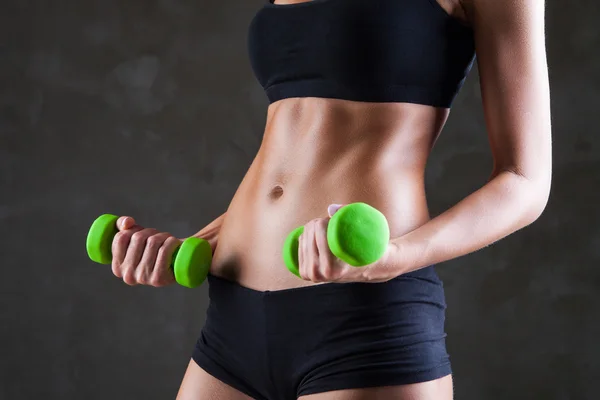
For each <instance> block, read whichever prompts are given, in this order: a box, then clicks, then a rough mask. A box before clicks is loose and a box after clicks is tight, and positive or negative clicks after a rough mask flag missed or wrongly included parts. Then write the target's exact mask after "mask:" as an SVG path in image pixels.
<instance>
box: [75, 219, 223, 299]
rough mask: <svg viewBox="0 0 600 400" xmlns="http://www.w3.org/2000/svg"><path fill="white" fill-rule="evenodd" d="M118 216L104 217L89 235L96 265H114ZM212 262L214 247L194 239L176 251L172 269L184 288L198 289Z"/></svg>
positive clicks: (186, 241) (95, 223)
mask: <svg viewBox="0 0 600 400" xmlns="http://www.w3.org/2000/svg"><path fill="white" fill-rule="evenodd" d="M118 219H119V217H118V216H116V215H112V214H103V215H101V216H100V217H98V218H96V220H95V221H94V223H93V224H92V226H91V228H90V231H89V232H88V236H87V241H86V248H87V253H88V256H89V257H90V259H92V261H95V262H97V263H100V264H110V263H111V262H112V242H113V239H114V237H115V235H116V234H117V232H118V231H119V230H118V229H117V220H118ZM211 261H212V249H211V247H210V244H209V243H208V242H207V241H206V240H204V239H200V238H197V237H190V238H187V239H185V240H184V241H183V243H182V244H181V245H180V246H179V247H178V248H177V249H176V250H175V253H173V257H172V259H171V268H172V269H173V274H174V275H175V280H176V281H177V283H179V284H180V285H181V286H185V287H188V288H194V287H196V286H199V285H201V284H202V282H204V280H205V279H206V277H207V275H208V270H209V269H210V264H211Z"/></svg>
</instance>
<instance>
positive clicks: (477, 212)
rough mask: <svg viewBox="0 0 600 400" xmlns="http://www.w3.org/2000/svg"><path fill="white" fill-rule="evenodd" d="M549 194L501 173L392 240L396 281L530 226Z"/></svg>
mask: <svg viewBox="0 0 600 400" xmlns="http://www.w3.org/2000/svg"><path fill="white" fill-rule="evenodd" d="M548 192H549V180H545V181H543V182H542V181H531V180H528V179H526V178H524V177H521V176H519V175H517V174H515V173H512V172H501V173H499V174H498V175H496V176H494V177H493V178H492V179H491V180H490V181H489V182H488V183H487V184H486V185H484V186H483V187H481V188H480V189H479V190H477V191H475V192H473V193H472V194H471V195H469V196H467V197H466V198H464V199H463V200H462V201H460V202H459V203H457V204H456V205H455V206H454V207H452V208H450V209H448V210H447V211H446V212H444V213H442V214H440V215H439V216H437V217H436V218H433V219H431V220H430V221H428V222H427V223H425V224H424V225H422V226H420V227H419V228H417V229H415V230H413V231H411V232H409V233H407V234H405V235H402V236H400V237H397V238H393V239H392V240H391V241H392V243H393V244H394V245H396V252H395V255H394V257H391V258H390V265H389V267H390V268H392V270H393V271H395V272H397V273H396V274H395V275H399V274H403V273H406V272H410V271H414V270H417V269H420V268H423V267H426V266H428V265H432V264H437V263H440V262H443V261H447V260H450V259H453V258H457V257H460V256H463V255H466V254H469V253H472V252H474V251H477V250H479V249H481V248H483V247H486V246H488V245H490V244H492V243H494V242H496V241H498V240H500V239H502V238H504V237H506V236H507V235H509V234H511V233H513V232H515V231H517V230H519V229H521V228H524V227H525V226H527V225H529V224H531V223H532V222H533V221H535V220H536V219H537V218H538V217H539V216H540V214H541V213H542V211H543V210H544V208H545V206H546V202H547V198H548Z"/></svg>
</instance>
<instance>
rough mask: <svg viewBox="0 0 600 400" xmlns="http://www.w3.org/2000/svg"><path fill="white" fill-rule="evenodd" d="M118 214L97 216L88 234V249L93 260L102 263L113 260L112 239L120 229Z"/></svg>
mask: <svg viewBox="0 0 600 400" xmlns="http://www.w3.org/2000/svg"><path fill="white" fill-rule="evenodd" d="M118 219H119V217H118V216H116V215H112V214H103V215H101V216H99V217H98V218H96V220H95V221H94V223H93V224H92V226H91V227H90V230H89V232H88V235H87V240H86V249H87V253H88V256H89V257H90V259H91V260H92V261H95V262H97V263H100V264H110V263H111V262H112V241H113V239H114V237H115V235H116V234H117V232H118V231H119V230H118V229H117V220H118Z"/></svg>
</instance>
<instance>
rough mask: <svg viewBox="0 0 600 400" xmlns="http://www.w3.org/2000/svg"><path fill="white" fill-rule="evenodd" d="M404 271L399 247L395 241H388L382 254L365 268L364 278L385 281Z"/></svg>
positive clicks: (372, 280) (371, 280)
mask: <svg viewBox="0 0 600 400" xmlns="http://www.w3.org/2000/svg"><path fill="white" fill-rule="evenodd" d="M404 272H405V271H404V270H403V266H402V258H401V251H400V248H399V247H398V245H397V243H395V242H393V241H390V242H389V243H388V247H387V249H386V251H385V253H384V254H383V256H381V258H380V259H379V260H377V261H376V262H374V263H373V264H371V265H369V266H367V267H366V268H365V270H364V278H365V280H366V281H370V282H385V281H388V280H390V279H393V278H395V277H397V276H399V275H402V274H403V273H404Z"/></svg>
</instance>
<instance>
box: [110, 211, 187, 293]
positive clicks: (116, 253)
mask: <svg viewBox="0 0 600 400" xmlns="http://www.w3.org/2000/svg"><path fill="white" fill-rule="evenodd" d="M117 228H118V229H119V232H117V234H116V235H115V238H114V239H113V242H112V254H113V257H112V271H113V274H115V276H116V277H118V278H122V279H123V282H125V283H126V284H128V285H132V286H133V285H138V284H140V285H150V286H156V287H159V286H166V285H169V284H171V283H173V282H175V276H174V275H173V271H172V270H171V258H172V256H173V253H174V252H175V249H176V248H177V247H178V246H179V245H180V244H181V240H179V239H177V238H176V237H174V236H173V235H171V234H170V233H166V232H159V231H158V230H156V229H152V228H144V227H142V226H140V225H137V224H136V223H135V220H134V219H133V218H131V217H120V218H119V219H118V220H117Z"/></svg>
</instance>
